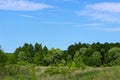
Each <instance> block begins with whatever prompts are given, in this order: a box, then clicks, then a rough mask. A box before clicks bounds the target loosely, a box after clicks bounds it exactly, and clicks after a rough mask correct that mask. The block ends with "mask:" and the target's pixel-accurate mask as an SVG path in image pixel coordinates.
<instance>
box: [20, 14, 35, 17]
mask: <svg viewBox="0 0 120 80" xmlns="http://www.w3.org/2000/svg"><path fill="white" fill-rule="evenodd" d="M19 16H21V17H26V18H35V16H31V15H26V14H20V15H19Z"/></svg>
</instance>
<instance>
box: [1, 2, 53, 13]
mask: <svg viewBox="0 0 120 80" xmlns="http://www.w3.org/2000/svg"><path fill="white" fill-rule="evenodd" d="M45 8H53V6H50V5H47V4H42V3H35V2H32V1H29V0H0V9H1V10H12V11H34V10H41V9H45Z"/></svg>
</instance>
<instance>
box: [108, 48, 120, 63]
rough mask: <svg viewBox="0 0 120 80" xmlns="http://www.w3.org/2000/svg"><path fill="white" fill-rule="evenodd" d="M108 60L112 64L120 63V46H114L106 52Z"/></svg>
mask: <svg viewBox="0 0 120 80" xmlns="http://www.w3.org/2000/svg"><path fill="white" fill-rule="evenodd" d="M106 60H107V62H108V63H110V64H112V65H120V48H119V47H113V48H111V49H110V50H109V51H108V53H107V54H106Z"/></svg>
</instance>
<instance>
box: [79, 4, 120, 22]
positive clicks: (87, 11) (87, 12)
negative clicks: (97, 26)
mask: <svg viewBox="0 0 120 80" xmlns="http://www.w3.org/2000/svg"><path fill="white" fill-rule="evenodd" d="M119 14H120V2H102V3H95V4H87V5H85V7H84V8H83V10H81V11H79V12H78V15H79V16H88V17H89V18H91V19H95V20H99V21H103V22H112V23H120V21H119V19H120V15H119Z"/></svg>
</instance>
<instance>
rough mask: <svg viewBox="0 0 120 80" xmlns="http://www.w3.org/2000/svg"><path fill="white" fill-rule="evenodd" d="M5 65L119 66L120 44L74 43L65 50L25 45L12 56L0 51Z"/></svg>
mask: <svg viewBox="0 0 120 80" xmlns="http://www.w3.org/2000/svg"><path fill="white" fill-rule="evenodd" d="M5 64H20V65H28V64H34V65H40V66H68V67H69V68H71V69H72V68H81V67H82V68H84V67H85V66H96V67H99V66H112V65H120V43H107V42H106V43H99V42H97V43H93V44H86V43H75V44H72V45H70V46H69V47H68V49H67V50H60V49H58V48H57V49H55V48H51V49H48V48H47V47H46V46H42V44H39V43H36V44H35V45H32V44H28V43H25V44H24V45H23V46H21V47H19V48H17V49H16V50H15V52H14V53H13V54H7V53H4V52H3V51H2V50H1V49H0V65H5Z"/></svg>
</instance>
